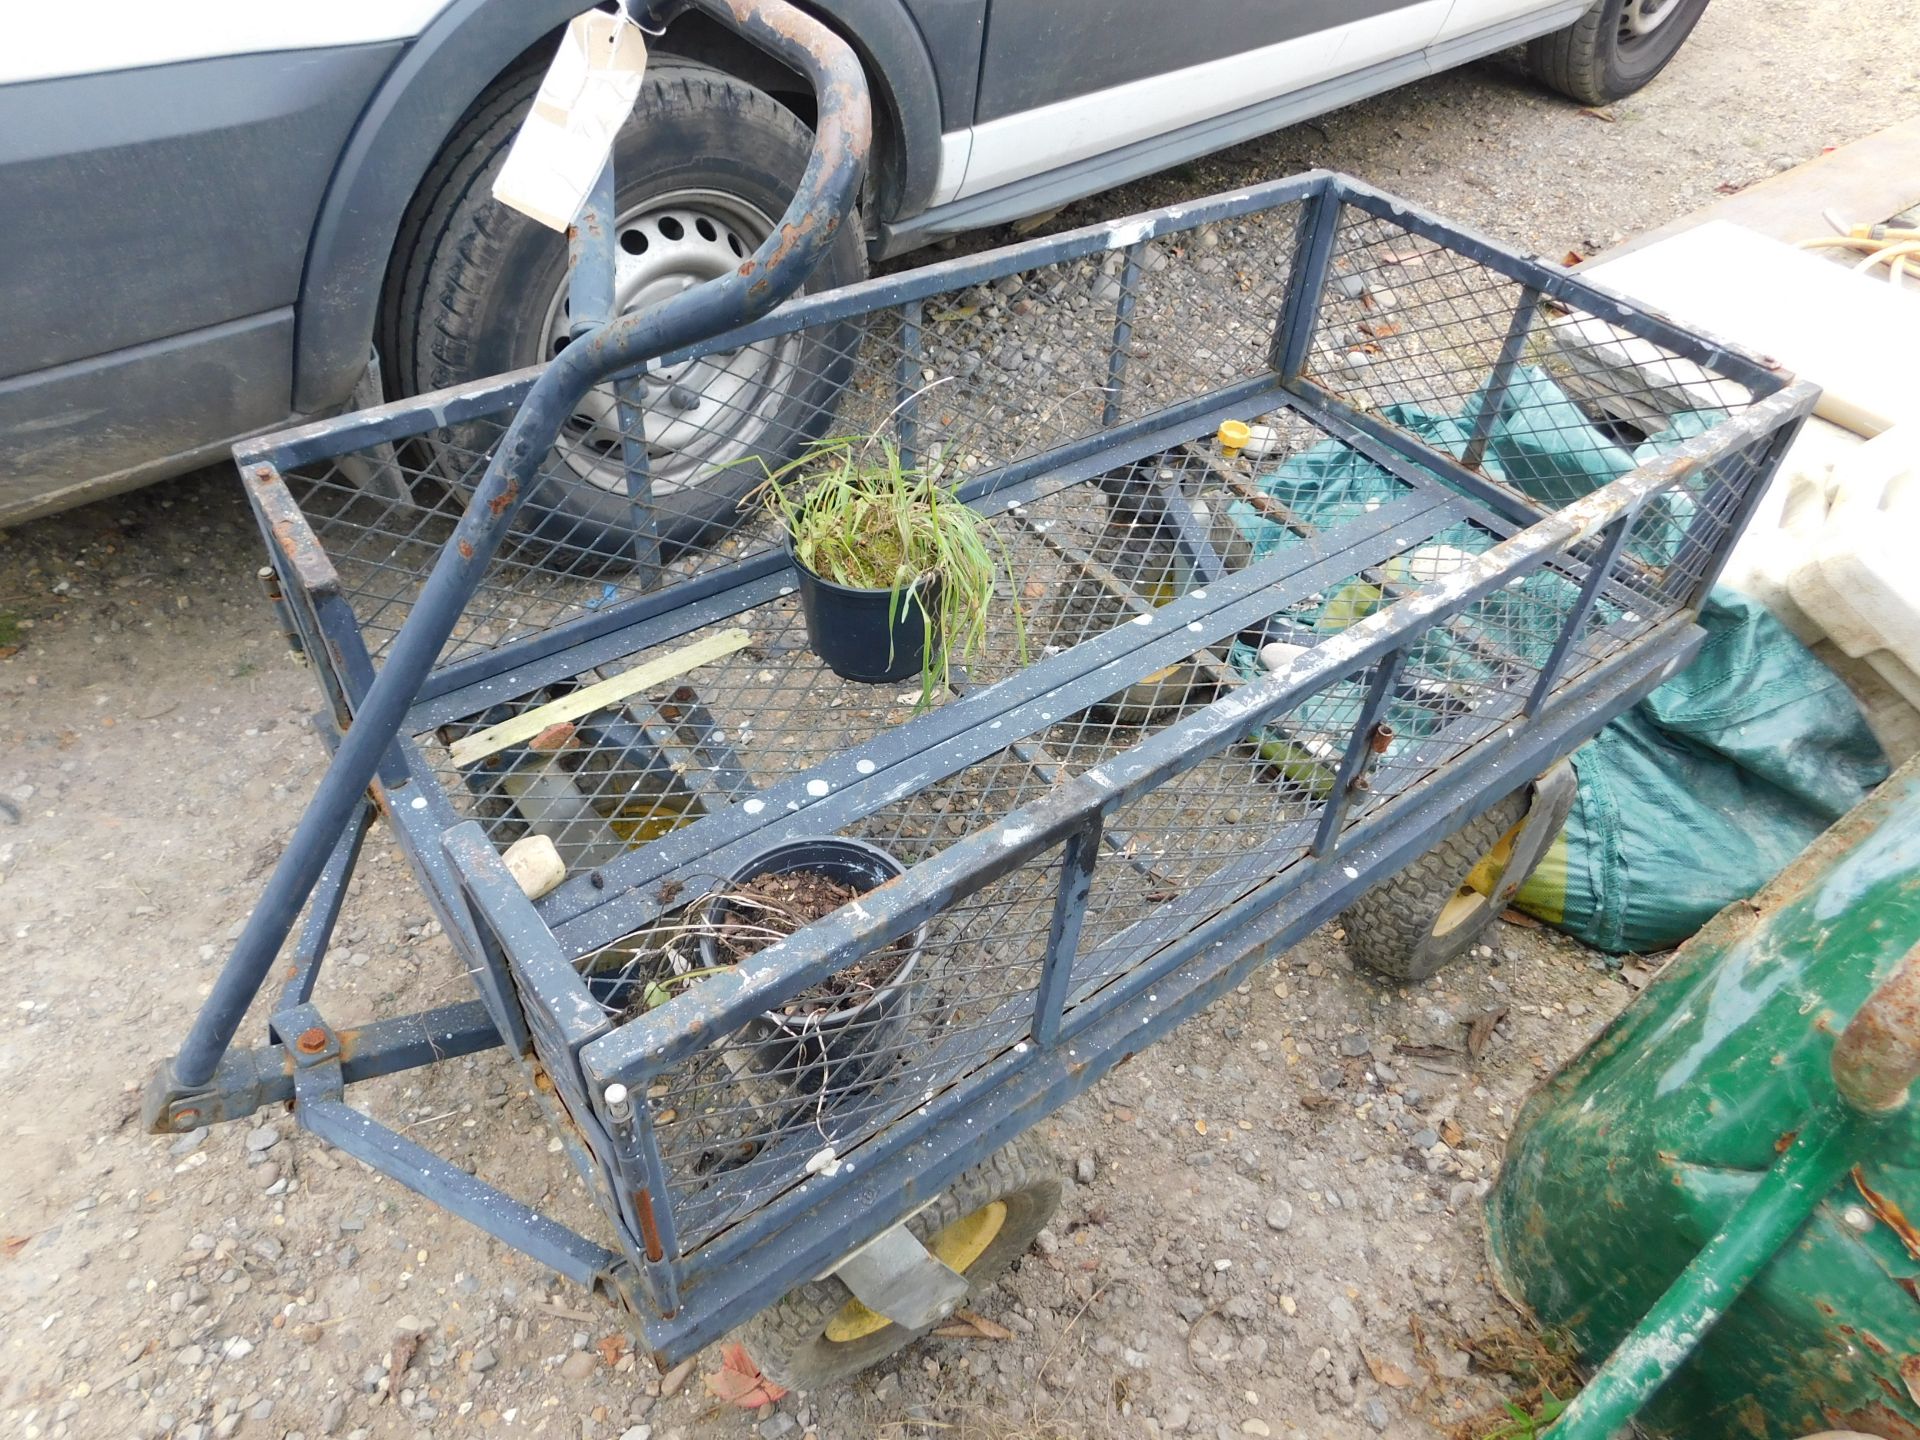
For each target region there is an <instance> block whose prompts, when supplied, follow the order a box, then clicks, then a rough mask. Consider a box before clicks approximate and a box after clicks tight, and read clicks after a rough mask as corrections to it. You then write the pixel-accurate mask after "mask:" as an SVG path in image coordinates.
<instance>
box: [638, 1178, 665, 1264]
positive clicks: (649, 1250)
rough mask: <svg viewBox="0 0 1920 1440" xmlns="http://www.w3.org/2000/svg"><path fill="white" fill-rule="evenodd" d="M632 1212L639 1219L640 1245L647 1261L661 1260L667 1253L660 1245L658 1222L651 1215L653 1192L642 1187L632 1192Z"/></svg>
mask: <svg viewBox="0 0 1920 1440" xmlns="http://www.w3.org/2000/svg"><path fill="white" fill-rule="evenodd" d="M633 1212H634V1214H635V1215H637V1216H639V1217H640V1243H641V1244H643V1245H644V1246H645V1247H646V1254H647V1259H649V1260H653V1261H658V1260H661V1259H663V1258H664V1257H665V1256H666V1253H667V1252H666V1247H665V1246H663V1245H662V1244H661V1243H660V1222H659V1220H658V1219H657V1218H655V1216H654V1213H653V1192H652V1191H651V1190H649V1189H647V1187H646V1186H644V1185H642V1186H641V1187H640V1188H639V1189H637V1190H635V1191H634V1192H633Z"/></svg>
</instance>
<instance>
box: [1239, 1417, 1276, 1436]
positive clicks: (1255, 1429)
mask: <svg viewBox="0 0 1920 1440" xmlns="http://www.w3.org/2000/svg"><path fill="white" fill-rule="evenodd" d="M1240 1433H1241V1434H1242V1435H1271V1434H1273V1427H1272V1426H1271V1425H1269V1424H1267V1422H1266V1421H1264V1420H1242V1421H1241V1422H1240Z"/></svg>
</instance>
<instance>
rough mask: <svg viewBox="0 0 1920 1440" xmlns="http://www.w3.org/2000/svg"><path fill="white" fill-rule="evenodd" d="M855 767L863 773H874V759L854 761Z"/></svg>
mask: <svg viewBox="0 0 1920 1440" xmlns="http://www.w3.org/2000/svg"><path fill="white" fill-rule="evenodd" d="M853 768H854V769H856V770H858V771H859V772H860V773H861V774H862V775H871V774H873V761H871V760H857V761H855V762H854V766H853Z"/></svg>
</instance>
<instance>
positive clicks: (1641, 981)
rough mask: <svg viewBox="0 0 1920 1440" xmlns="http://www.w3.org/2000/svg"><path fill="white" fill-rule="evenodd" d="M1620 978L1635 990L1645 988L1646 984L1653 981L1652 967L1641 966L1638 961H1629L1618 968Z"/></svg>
mask: <svg viewBox="0 0 1920 1440" xmlns="http://www.w3.org/2000/svg"><path fill="white" fill-rule="evenodd" d="M1620 978H1621V979H1622V980H1624V981H1626V982H1627V984H1629V985H1631V986H1632V987H1633V988H1634V989H1636V990H1644V989H1646V988H1647V982H1648V981H1650V980H1652V979H1653V967H1652V966H1650V965H1642V964H1641V963H1640V962H1639V961H1638V960H1629V961H1627V962H1626V963H1625V964H1623V965H1622V966H1621V967H1620Z"/></svg>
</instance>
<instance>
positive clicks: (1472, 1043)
mask: <svg viewBox="0 0 1920 1440" xmlns="http://www.w3.org/2000/svg"><path fill="white" fill-rule="evenodd" d="M1506 1018H1507V1007H1506V1006H1504V1005H1496V1006H1494V1007H1493V1009H1491V1010H1483V1011H1481V1012H1480V1013H1479V1014H1478V1015H1476V1016H1474V1017H1473V1019H1472V1021H1471V1022H1470V1023H1469V1024H1468V1025H1467V1054H1468V1056H1470V1057H1471V1058H1472V1059H1475V1060H1478V1059H1479V1058H1480V1057H1481V1056H1482V1055H1484V1054H1485V1053H1486V1051H1487V1043H1488V1042H1489V1041H1490V1040H1492V1039H1493V1030H1494V1027H1495V1026H1496V1025H1498V1024H1499V1023H1500V1022H1501V1021H1502V1020H1504V1019H1506Z"/></svg>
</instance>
